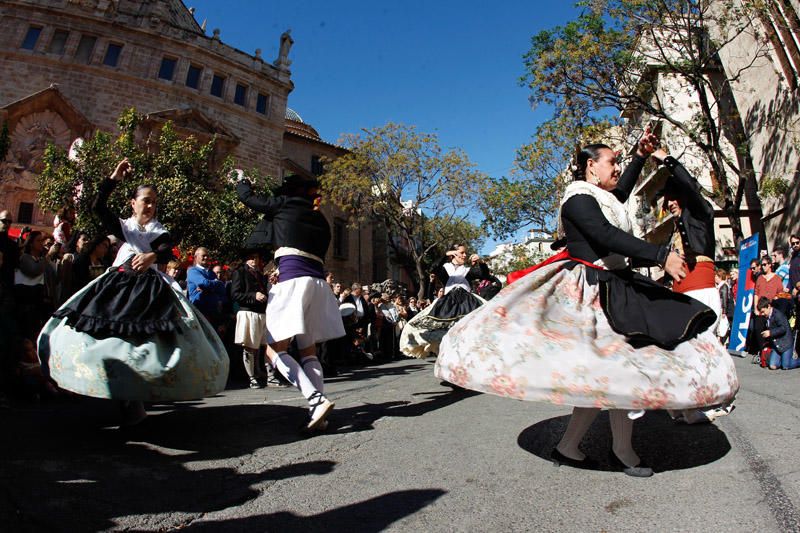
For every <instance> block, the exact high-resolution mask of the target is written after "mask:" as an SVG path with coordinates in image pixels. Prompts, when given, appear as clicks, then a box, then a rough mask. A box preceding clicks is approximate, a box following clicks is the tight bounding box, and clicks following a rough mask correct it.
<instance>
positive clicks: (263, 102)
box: [256, 93, 269, 115]
mask: <svg viewBox="0 0 800 533" xmlns="http://www.w3.org/2000/svg"><path fill="white" fill-rule="evenodd" d="M268 101H269V99H268V98H267V95H266V94H261V93H258V98H257V99H256V113H261V114H262V115H266V114H267V102H268Z"/></svg>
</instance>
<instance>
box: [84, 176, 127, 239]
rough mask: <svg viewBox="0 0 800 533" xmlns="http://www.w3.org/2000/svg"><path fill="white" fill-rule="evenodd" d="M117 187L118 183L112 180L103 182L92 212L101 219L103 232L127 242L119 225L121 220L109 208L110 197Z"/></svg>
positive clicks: (98, 190)
mask: <svg viewBox="0 0 800 533" xmlns="http://www.w3.org/2000/svg"><path fill="white" fill-rule="evenodd" d="M116 187H117V181H116V180H113V179H111V178H108V179H105V180H103V182H102V183H101V184H100V187H99V188H98V189H97V196H95V199H94V202H93V203H92V211H94V212H95V214H96V215H97V216H98V217H100V223H101V224H102V225H103V231H104V232H105V233H107V234H110V235H114V236H115V237H116V238H118V239H119V240H121V241H124V240H125V235H123V233H122V227H121V226H120V224H119V218H118V217H117V216H116V215H115V214H114V213H112V212H111V210H110V209H109V208H108V197H109V196H111V193H112V192H114V189H115V188H116Z"/></svg>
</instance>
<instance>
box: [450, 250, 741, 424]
mask: <svg viewBox="0 0 800 533" xmlns="http://www.w3.org/2000/svg"><path fill="white" fill-rule="evenodd" d="M586 270H587V269H586V267H584V266H583V265H578V266H575V267H574V268H572V269H567V268H564V263H563V262H562V263H552V264H549V265H546V266H543V267H542V268H540V269H539V270H536V271H534V272H533V273H531V274H529V275H527V276H524V277H522V278H520V279H519V280H518V281H516V282H515V283H513V284H512V285H509V286H508V287H506V288H505V289H503V290H502V291H501V292H500V293H499V294H498V295H497V296H495V297H494V298H493V299H492V300H491V301H489V302H488V303H487V304H486V305H484V306H483V307H481V308H480V309H478V310H477V311H475V312H474V313H472V314H471V315H469V316H468V317H466V318H464V319H463V320H461V321H459V322H458V323H457V324H456V325H455V326H454V327H453V328H452V329H451V330H450V331H449V332H448V333H447V335H445V337H444V338H443V339H442V343H441V348H440V350H439V358H438V360H437V361H436V368H435V371H434V372H435V374H436V376H438V377H439V378H441V379H443V380H445V381H448V382H450V383H453V384H455V385H458V386H460V387H464V388H468V389H472V390H476V391H480V392H487V393H491V394H496V395H498V396H507V397H509V398H515V399H518V400H530V401H544V402H551V403H554V404H557V405H571V406H577V407H601V408H613V409H635V410H639V409H687V408H693V407H704V406H709V405H716V404H721V403H726V402H729V401H731V400H733V397H734V395H735V394H736V392H737V390H738V389H739V381H738V379H737V377H736V369H735V368H734V364H733V360H732V359H731V357H730V355H728V352H727V351H726V350H725V349H724V347H723V346H722V344H720V342H719V341H718V340H717V339H716V338H715V337H714V333H713V331H711V330H710V329H707V330H705V331H703V332H702V333H700V334H698V335H697V336H695V337H693V338H690V339H688V340H684V341H683V342H680V343H679V344H678V345H677V346H676V347H675V348H674V349H672V350H668V349H665V348H663V347H659V346H656V345H648V346H644V347H642V346H640V347H635V346H634V345H632V344H631V343H630V342H629V339H628V338H627V337H626V336H624V335H622V334H620V333H617V332H615V331H614V330H613V329H612V328H611V326H610V325H609V321H608V319H607V317H606V314H605V312H604V311H603V308H602V306H601V303H600V296H599V293H600V285H599V284H590V283H589V282H588V281H587V279H586V274H587V272H586Z"/></svg>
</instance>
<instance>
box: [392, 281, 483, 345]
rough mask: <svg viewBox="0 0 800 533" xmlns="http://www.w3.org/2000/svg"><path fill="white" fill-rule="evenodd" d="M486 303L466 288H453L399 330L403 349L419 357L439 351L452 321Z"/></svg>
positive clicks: (456, 320) (454, 321)
mask: <svg viewBox="0 0 800 533" xmlns="http://www.w3.org/2000/svg"><path fill="white" fill-rule="evenodd" d="M485 302H486V300H484V299H483V298H481V297H480V296H477V295H475V294H472V293H470V292H469V291H466V290H464V289H461V288H455V289H453V290H451V291H450V292H448V293H447V294H446V295H444V297H442V298H440V299H439V300H436V302H434V303H433V304H431V305H429V306H428V307H426V308H425V309H423V310H422V311H420V312H419V313H418V314H416V315H415V316H414V318H412V319H411V320H409V321H408V322H407V323H406V325H405V326H404V327H403V331H402V332H400V351H401V352H403V353H404V354H405V355H407V356H409V357H416V358H417V359H424V358H425V357H427V356H428V354H429V353H433V354H436V353H438V352H439V343H440V342H441V340H442V337H444V335H445V333H447V331H448V330H449V329H450V328H451V327H452V326H453V324H455V323H456V322H458V321H459V320H461V319H462V318H464V317H465V316H467V315H468V314H469V313H471V312H472V311H474V310H475V309H477V308H478V307H480V306H481V305H483V304H484V303H485Z"/></svg>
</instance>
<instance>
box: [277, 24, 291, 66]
mask: <svg viewBox="0 0 800 533" xmlns="http://www.w3.org/2000/svg"><path fill="white" fill-rule="evenodd" d="M291 31H292V30H286V31H285V32H283V33H282V34H281V46H280V50H279V51H278V59H276V60H275V66H276V67H278V68H279V69H281V70H289V65H291V64H292V62H291V61H290V60H289V50H291V49H292V45H293V44H294V39H292V36H291V35H289V33H290V32H291Z"/></svg>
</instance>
